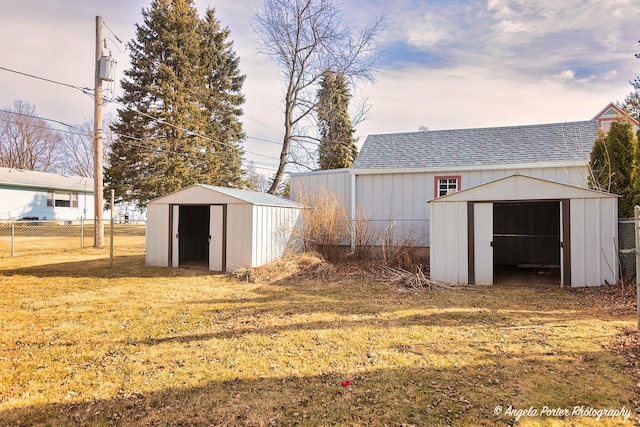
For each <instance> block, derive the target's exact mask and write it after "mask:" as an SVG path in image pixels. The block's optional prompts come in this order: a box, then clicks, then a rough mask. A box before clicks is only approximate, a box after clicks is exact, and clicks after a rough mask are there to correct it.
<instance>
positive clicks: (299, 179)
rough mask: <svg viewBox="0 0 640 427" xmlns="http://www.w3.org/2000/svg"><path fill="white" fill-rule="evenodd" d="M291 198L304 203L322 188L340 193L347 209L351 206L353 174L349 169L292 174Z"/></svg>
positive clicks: (339, 195) (340, 197)
mask: <svg viewBox="0 0 640 427" xmlns="http://www.w3.org/2000/svg"><path fill="white" fill-rule="evenodd" d="M290 182H291V200H294V201H296V202H299V203H304V202H306V201H307V200H308V198H309V196H310V195H312V194H317V193H318V192H319V191H320V190H321V189H323V188H325V189H326V190H327V191H330V192H332V193H335V194H337V195H338V198H339V199H340V200H343V201H344V202H345V205H346V208H347V210H350V208H351V206H350V204H349V201H350V200H351V175H350V174H349V171H348V170H344V169H340V170H332V171H324V172H320V173H318V172H311V173H308V174H300V175H295V174H294V175H291V178H290Z"/></svg>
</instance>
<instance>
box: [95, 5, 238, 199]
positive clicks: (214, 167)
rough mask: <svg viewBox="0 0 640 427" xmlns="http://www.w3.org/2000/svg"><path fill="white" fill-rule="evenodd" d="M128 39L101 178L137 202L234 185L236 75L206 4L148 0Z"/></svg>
mask: <svg viewBox="0 0 640 427" xmlns="http://www.w3.org/2000/svg"><path fill="white" fill-rule="evenodd" d="M142 16H143V21H144V22H143V24H142V25H136V38H135V39H134V40H132V41H131V42H129V44H128V47H129V50H130V52H131V68H130V69H128V70H126V71H125V72H124V74H125V78H124V79H123V80H122V88H123V90H124V94H123V95H122V96H121V97H120V98H119V102H120V103H121V104H122V105H123V106H124V108H121V109H119V110H118V120H117V122H116V123H115V124H114V125H113V130H114V131H115V132H116V133H117V134H118V136H117V139H116V141H115V142H114V144H113V146H112V152H111V155H110V161H109V167H108V168H107V170H106V172H105V181H106V182H107V185H108V187H109V188H113V189H114V190H115V192H116V195H117V196H118V200H119V201H120V200H124V201H135V202H137V203H138V204H139V205H141V206H142V205H145V204H146V202H148V201H149V200H151V199H154V198H156V197H160V196H163V195H165V194H168V193H170V192H172V191H175V190H178V189H180V188H182V187H184V186H187V185H191V184H194V183H206V184H214V185H221V186H227V187H234V186H240V185H241V184H242V179H241V172H242V171H241V156H242V150H241V148H240V142H241V141H242V139H243V138H244V134H243V131H242V125H241V123H240V122H239V116H240V115H241V114H242V110H241V105H242V103H243V102H244V97H243V95H242V93H241V89H242V84H243V82H244V76H243V75H241V74H240V72H239V68H238V62H239V60H238V58H237V56H236V54H235V52H234V51H233V49H232V44H231V42H229V41H227V38H228V36H229V30H228V29H221V28H220V23H219V21H218V20H217V19H216V18H215V13H214V10H213V9H209V10H207V11H206V13H205V16H204V18H203V19H201V18H199V17H198V13H197V10H196V8H195V6H194V5H193V0H153V1H152V3H151V7H150V8H149V9H143V11H142Z"/></svg>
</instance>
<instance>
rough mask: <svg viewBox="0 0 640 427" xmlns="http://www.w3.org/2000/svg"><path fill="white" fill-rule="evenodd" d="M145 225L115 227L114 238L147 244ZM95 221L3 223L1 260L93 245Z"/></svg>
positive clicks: (106, 231) (108, 231)
mask: <svg viewBox="0 0 640 427" xmlns="http://www.w3.org/2000/svg"><path fill="white" fill-rule="evenodd" d="M103 223H104V236H105V239H104V243H105V246H108V244H109V236H110V234H111V225H110V222H109V221H107V220H103ZM145 229H146V226H145V223H144V222H136V223H120V224H114V228H113V233H114V237H115V236H118V237H130V238H132V239H133V240H135V241H137V242H139V243H141V244H144V236H145ZM94 230H95V222H94V221H93V220H91V221H88V220H73V221H67V220H63V221H61V220H56V221H48V220H47V221H43V220H36V219H25V220H19V221H0V258H6V257H15V256H24V255H37V254H46V253H55V252H60V251H64V250H70V249H79V248H85V247H91V246H94V244H95V242H94V236H95V232H94Z"/></svg>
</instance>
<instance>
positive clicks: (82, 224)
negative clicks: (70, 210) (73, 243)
mask: <svg viewBox="0 0 640 427" xmlns="http://www.w3.org/2000/svg"><path fill="white" fill-rule="evenodd" d="M80 249H84V217H83V218H80Z"/></svg>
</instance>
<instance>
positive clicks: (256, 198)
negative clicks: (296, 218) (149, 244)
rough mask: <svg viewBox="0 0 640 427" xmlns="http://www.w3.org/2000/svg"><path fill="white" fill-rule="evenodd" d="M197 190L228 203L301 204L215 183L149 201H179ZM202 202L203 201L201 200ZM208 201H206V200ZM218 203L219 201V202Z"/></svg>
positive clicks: (193, 186) (198, 185)
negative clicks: (217, 195)
mask: <svg viewBox="0 0 640 427" xmlns="http://www.w3.org/2000/svg"><path fill="white" fill-rule="evenodd" d="M194 192H199V193H201V194H205V195H206V194H207V193H211V195H215V194H220V195H223V196H225V197H224V199H223V200H222V201H221V202H222V203H229V198H231V199H234V200H235V201H237V202H240V203H249V204H251V205H258V206H279V207H287V208H301V207H302V206H301V205H300V204H298V203H296V202H294V201H293V200H288V199H283V198H281V197H278V196H274V195H272V194H266V193H259V192H257V191H251V190H239V189H237V188H226V187H218V186H215V185H207V184H195V185H192V186H190V187H186V188H183V189H181V190H178V191H175V192H173V193H171V194H167V195H166V196H162V197H158V198H157V199H155V200H152V201H150V202H149V203H181V197H182V195H183V194H187V193H194ZM202 203H205V202H204V201H202ZM207 203H208V201H207ZM219 203H220V202H219Z"/></svg>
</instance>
